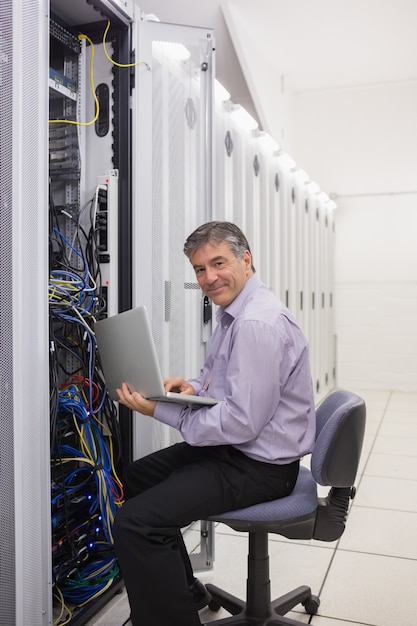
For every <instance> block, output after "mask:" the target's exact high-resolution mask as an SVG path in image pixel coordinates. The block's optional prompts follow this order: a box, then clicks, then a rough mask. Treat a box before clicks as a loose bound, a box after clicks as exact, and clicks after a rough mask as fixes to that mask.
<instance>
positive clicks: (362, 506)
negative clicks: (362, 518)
mask: <svg viewBox="0 0 417 626" xmlns="http://www.w3.org/2000/svg"><path fill="white" fill-rule="evenodd" d="M352 506H353V505H352ZM357 509H368V510H369V511H389V512H390V513H411V514H412V515H417V511H416V510H414V511H409V510H406V511H404V510H403V509H392V508H391V507H386V506H371V505H370V504H355V510H357ZM351 510H352V507H351V508H350V509H349V513H350V511H351Z"/></svg>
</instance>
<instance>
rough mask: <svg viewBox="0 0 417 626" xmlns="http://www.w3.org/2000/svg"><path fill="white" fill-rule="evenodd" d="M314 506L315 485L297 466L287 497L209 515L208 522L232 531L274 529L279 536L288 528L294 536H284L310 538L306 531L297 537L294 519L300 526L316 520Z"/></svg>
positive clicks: (315, 498) (305, 471)
mask: <svg viewBox="0 0 417 626" xmlns="http://www.w3.org/2000/svg"><path fill="white" fill-rule="evenodd" d="M317 506H318V497H317V483H316V481H315V480H314V478H313V476H312V474H311V472H310V470H309V469H307V468H306V467H300V471H299V474H298V478H297V482H296V485H295V487H294V489H293V491H292V493H291V494H290V495H289V496H286V497H284V498H279V499H278V500H271V501H270V502H261V503H260V504H254V505H252V506H248V507H246V508H244V509H238V510H236V511H228V512H227V513H221V514H219V515H212V516H211V517H210V518H209V520H210V521H215V522H222V523H223V524H227V525H228V526H230V527H231V528H234V529H235V530H246V531H247V530H249V529H251V528H253V529H256V527H257V526H258V525H259V526H260V525H262V527H263V528H264V529H268V531H269V532H274V530H275V532H280V533H281V532H282V530H285V527H287V526H288V528H289V529H291V528H292V529H293V530H294V532H295V533H296V535H295V536H294V534H293V533H292V534H291V535H289V534H288V535H287V533H285V532H284V533H283V534H284V536H288V537H292V538H300V539H302V538H309V536H310V532H309V530H306V534H304V533H302V536H300V535H299V529H298V530H297V520H299V521H300V523H301V525H302V522H303V521H304V520H306V519H307V520H310V519H311V518H312V517H315V512H316V510H317ZM308 527H310V524H308Z"/></svg>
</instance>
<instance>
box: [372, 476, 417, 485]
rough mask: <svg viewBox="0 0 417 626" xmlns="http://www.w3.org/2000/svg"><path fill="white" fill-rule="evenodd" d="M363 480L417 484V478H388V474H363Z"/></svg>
mask: <svg viewBox="0 0 417 626" xmlns="http://www.w3.org/2000/svg"><path fill="white" fill-rule="evenodd" d="M361 478H382V479H383V480H398V481H400V482H408V483H415V482H417V478H410V477H408V476H388V475H386V474H362V476H361Z"/></svg>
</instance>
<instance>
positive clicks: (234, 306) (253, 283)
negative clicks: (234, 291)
mask: <svg viewBox="0 0 417 626" xmlns="http://www.w3.org/2000/svg"><path fill="white" fill-rule="evenodd" d="M260 285H262V281H261V279H260V278H259V276H258V274H256V273H255V274H253V275H252V276H251V277H250V278H249V279H248V280H247V281H246V283H245V284H244V285H243V289H242V290H241V291H240V292H239V293H238V295H237V296H236V298H235V299H234V300H232V302H231V303H230V304H228V305H227V307H225V308H223V307H219V309H218V311H217V313H216V317H217V320H218V321H220V319H221V318H222V317H223V314H224V313H227V314H228V315H230V316H231V317H233V318H235V317H236V316H237V314H238V313H239V312H240V311H241V309H242V307H243V306H244V305H245V304H246V302H247V301H248V300H249V298H250V297H251V296H252V294H253V292H254V291H255V290H256V289H257V288H258V287H259V286H260Z"/></svg>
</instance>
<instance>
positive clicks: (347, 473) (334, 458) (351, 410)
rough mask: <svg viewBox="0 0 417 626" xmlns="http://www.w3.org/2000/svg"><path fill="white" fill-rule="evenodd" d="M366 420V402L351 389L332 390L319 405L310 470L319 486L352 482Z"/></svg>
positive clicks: (333, 485) (336, 485)
mask: <svg viewBox="0 0 417 626" xmlns="http://www.w3.org/2000/svg"><path fill="white" fill-rule="evenodd" d="M365 421H366V407H365V402H364V400H363V399H362V398H361V397H360V396H358V395H356V394H355V393H352V392H351V391H345V390H343V389H338V390H336V391H333V392H332V393H330V394H329V395H328V396H327V397H326V398H325V399H324V400H323V402H322V403H321V404H320V405H319V406H318V408H317V411H316V444H315V447H314V450H313V454H312V457H311V472H312V474H313V476H314V479H315V480H316V482H317V483H318V484H319V485H330V486H332V487H351V486H352V485H353V484H354V481H355V478H356V473H357V470H358V465H359V459H360V455H361V450H362V444H363V438H364V434H365Z"/></svg>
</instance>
